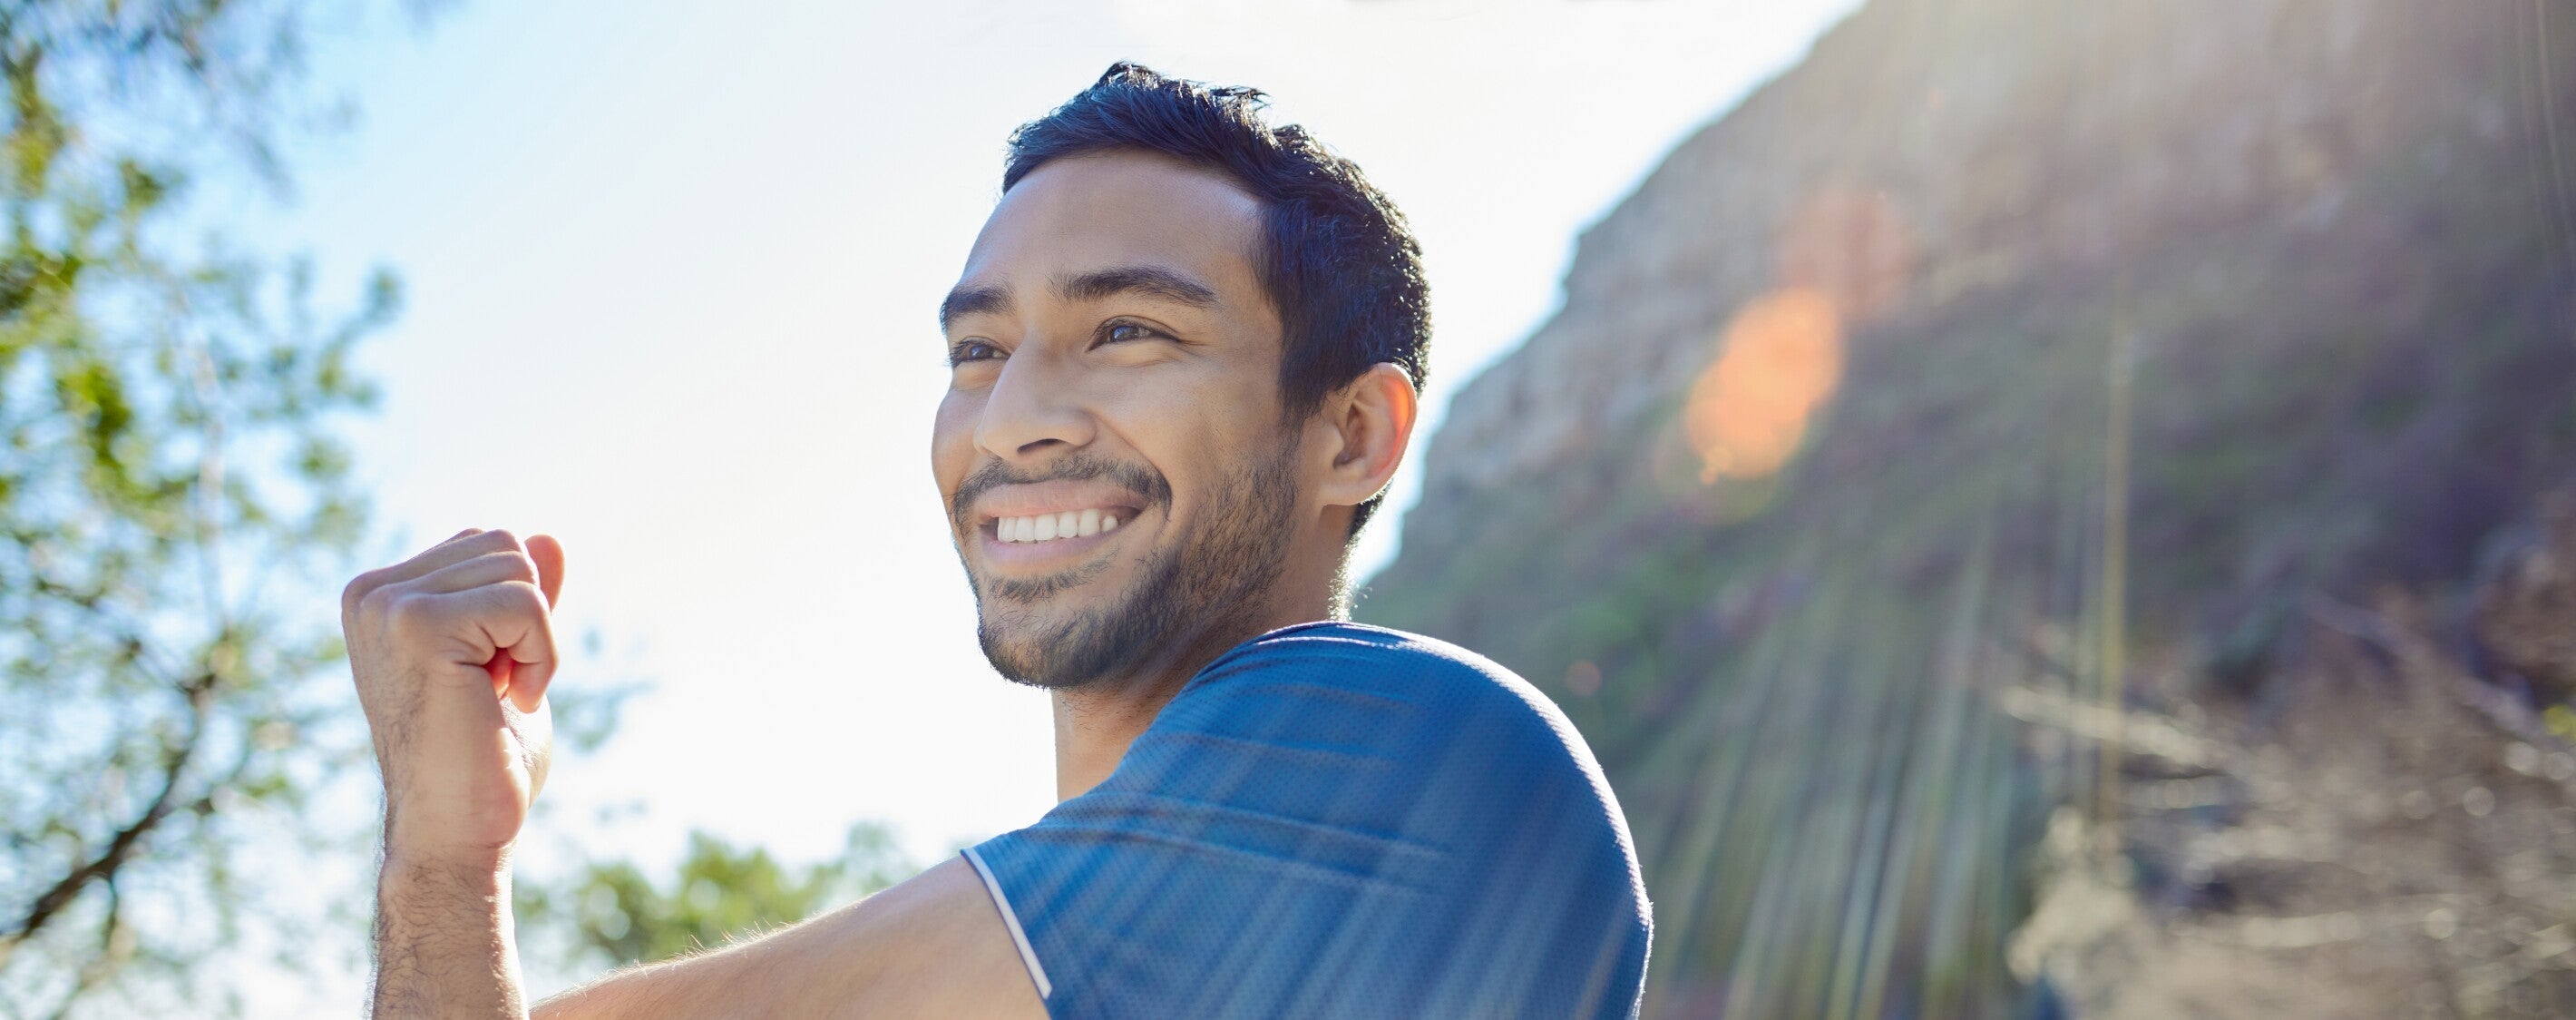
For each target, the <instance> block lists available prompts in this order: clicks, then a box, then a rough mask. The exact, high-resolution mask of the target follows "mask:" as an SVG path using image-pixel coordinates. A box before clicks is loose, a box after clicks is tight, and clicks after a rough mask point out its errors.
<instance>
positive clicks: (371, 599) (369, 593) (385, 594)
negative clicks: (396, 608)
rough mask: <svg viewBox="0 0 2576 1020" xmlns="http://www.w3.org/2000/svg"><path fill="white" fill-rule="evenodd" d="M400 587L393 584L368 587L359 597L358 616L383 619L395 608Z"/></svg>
mask: <svg viewBox="0 0 2576 1020" xmlns="http://www.w3.org/2000/svg"><path fill="white" fill-rule="evenodd" d="M398 587H399V586H398V585H391V584H370V585H368V586H367V590H366V591H365V592H363V593H361V594H359V596H358V604H357V610H358V614H359V615H360V616H369V617H375V618H377V619H383V618H384V617H385V616H386V615H387V614H388V613H389V612H390V611H391V610H392V608H393V604H394V602H395V601H396V596H397V595H398V594H399V592H398V591H397V590H396V589H397V588H398Z"/></svg>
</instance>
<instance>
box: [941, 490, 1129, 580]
mask: <svg viewBox="0 0 2576 1020" xmlns="http://www.w3.org/2000/svg"><path fill="white" fill-rule="evenodd" d="M1144 502H1145V501H1144V500H1143V499H1142V498H1140V497H1137V496H1134V495H1132V494H1129V493H1125V492H1120V491H1118V490H1116V489H1110V488H1104V487H1102V486H1099V485H1096V484H1079V483H1074V484H1067V483H1061V482H1043V483H1039V484H1035V485H1004V486H997V487H995V488H994V489H993V490H992V491H991V492H989V493H986V494H985V495H984V497H983V498H981V499H978V500H976V504H977V506H976V514H975V518H976V529H975V530H976V536H977V538H976V544H977V545H979V546H981V547H982V552H983V554H984V558H985V559H986V560H987V561H988V562H990V563H992V564H993V565H995V566H997V567H1002V568H1005V569H1010V568H1021V569H1032V568H1038V569H1059V568H1061V567H1062V566H1064V565H1066V564H1068V563H1070V562H1072V561H1074V560H1077V559H1079V558H1081V557H1083V556H1086V555H1088V554H1090V553H1091V552H1093V551H1094V550H1097V549H1099V548H1101V547H1103V546H1106V545H1107V544H1109V543H1110V542H1112V541H1115V540H1116V538H1117V535H1118V529H1120V528H1123V527H1127V526H1129V525H1131V524H1134V523H1135V521H1136V518H1137V516H1138V515H1139V514H1140V513H1142V512H1143V504H1144Z"/></svg>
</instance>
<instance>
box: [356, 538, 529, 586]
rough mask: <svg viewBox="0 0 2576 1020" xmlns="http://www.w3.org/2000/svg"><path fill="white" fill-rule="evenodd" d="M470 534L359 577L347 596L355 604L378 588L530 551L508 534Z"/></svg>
mask: <svg viewBox="0 0 2576 1020" xmlns="http://www.w3.org/2000/svg"><path fill="white" fill-rule="evenodd" d="M466 531H470V532H473V534H470V535H469V534H464V533H461V532H460V533H459V536H458V537H456V538H451V539H448V540H447V541H445V542H441V543H439V544H437V545H434V546H431V547H429V548H428V549H426V550H423V551H422V552H421V553H420V554H419V555H417V556H414V557H412V558H410V559H407V560H404V561H402V562H400V563H397V564H394V565H393V566H390V567H380V568H378V569H375V570H370V571H367V572H366V573H363V574H360V575H358V579H357V580H355V581H351V582H349V589H348V592H347V595H348V597H349V600H350V601H351V602H352V603H355V602H356V600H357V599H360V598H363V597H365V596H366V594H367V593H368V592H370V591H373V590H375V589H377V588H382V587H384V586H386V585H389V584H401V583H402V582H405V581H409V580H412V579H413V578H417V577H421V576H424V575H427V574H429V573H431V572H434V571H436V570H438V569H440V568H442V567H446V566H449V565H452V564H455V563H460V562H463V561H465V560H469V559H473V558H474V557H477V556H481V555H483V554H484V553H488V552H498V551H501V550H504V549H510V550H517V551H519V552H526V551H527V550H526V549H525V548H524V547H522V546H521V545H520V544H519V538H518V536H516V535H513V534H511V533H509V532H508V531H481V530H478V529H474V528H468V529H466Z"/></svg>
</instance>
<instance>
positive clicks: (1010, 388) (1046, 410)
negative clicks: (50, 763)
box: [975, 343, 1097, 462]
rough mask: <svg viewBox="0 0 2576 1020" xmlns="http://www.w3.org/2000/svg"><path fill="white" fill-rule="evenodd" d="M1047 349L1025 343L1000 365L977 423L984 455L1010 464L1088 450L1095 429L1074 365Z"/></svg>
mask: <svg viewBox="0 0 2576 1020" xmlns="http://www.w3.org/2000/svg"><path fill="white" fill-rule="evenodd" d="M1047 346H1048V345H1046V344H1042V343H1029V344H1023V345H1021V348H1020V350H1019V351H1018V352H1016V353H1014V354H1013V355H1012V356H1011V357H1010V359H1009V360H1007V361H1004V362H1003V363H1002V375H1001V377H1000V378H998V379H996V380H994V381H993V389H992V392H991V394H990V395H989V396H987V397H986V398H985V400H984V414H983V417H982V419H981V420H979V421H977V422H976V423H975V445H976V446H977V447H979V448H981V449H982V450H983V451H984V452H986V453H988V454H991V455H993V456H995V457H998V458H1001V459H1002V460H1004V461H1006V462H1007V461H1022V460H1027V459H1029V458H1032V457H1042V456H1046V455H1048V454H1050V453H1057V452H1062V451H1065V450H1075V449H1080V448H1082V447H1084V446H1087V445H1090V443H1091V439H1092V434H1093V432H1094V431H1095V430H1096V428H1097V425H1096V423H1094V422H1093V420H1092V417H1091V414H1090V413H1089V412H1088V411H1086V410H1084V409H1083V407H1082V405H1081V402H1080V401H1079V400H1078V399H1076V396H1077V394H1078V393H1079V391H1080V387H1078V386H1076V385H1074V383H1075V380H1073V379H1072V378H1070V376H1069V372H1070V371H1071V369H1070V366H1067V365H1066V364H1065V363H1064V361H1063V359H1060V358H1056V357H1053V356H1051V355H1050V353H1049V351H1048V350H1047Z"/></svg>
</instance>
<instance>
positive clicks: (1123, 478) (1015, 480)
mask: <svg viewBox="0 0 2576 1020" xmlns="http://www.w3.org/2000/svg"><path fill="white" fill-rule="evenodd" d="M1093 479H1107V480H1108V481H1109V483H1110V484H1112V485H1115V486H1117V487H1118V488H1120V489H1124V490H1126V491H1127V492H1128V494H1130V495H1133V496H1137V497H1140V498H1141V499H1142V500H1143V501H1144V504H1145V505H1146V506H1155V505H1158V504H1165V503H1170V502H1171V501H1172V483H1170V482H1168V481H1165V480H1164V479H1163V473H1162V472H1160V471H1156V470H1154V469H1153V468H1151V467H1148V466H1146V465H1144V464H1138V463H1133V462H1129V461H1120V460H1111V459H1109V458H1107V457H1102V456H1099V455H1097V454H1088V453H1076V454H1069V455H1067V456H1065V457H1062V458H1059V459H1057V460H1056V461H1055V462H1053V463H1050V464H1048V465H1047V466H1046V467H1045V468H1043V469H1038V470H1021V469H1017V468H1013V467H1011V466H1010V465H1008V464H1004V463H1002V462H1001V461H999V460H988V461H985V462H984V463H983V464H982V465H981V466H978V467H977V468H976V469H975V470H974V471H972V472H969V473H968V474H967V475H966V480H965V481H962V482H959V483H957V493H956V495H954V496H951V497H949V500H948V522H949V524H950V525H952V526H954V527H955V528H956V529H957V531H958V533H959V534H964V533H965V532H966V531H967V529H969V528H972V527H974V525H975V522H974V521H973V520H971V519H970V518H971V517H972V516H973V515H972V514H971V513H970V512H969V508H971V507H973V506H974V505H975V501H976V500H977V499H980V498H982V497H983V495H984V494H985V493H986V492H990V491H992V489H993V487H994V486H997V485H1034V484H1036V483H1039V482H1087V481H1091V480H1093Z"/></svg>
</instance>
